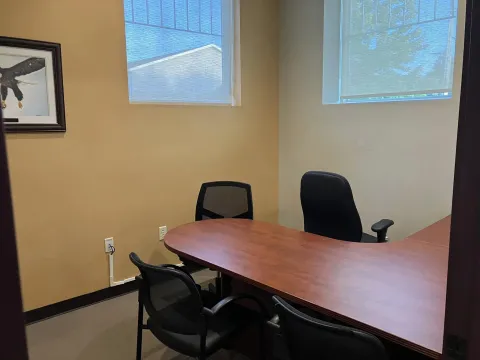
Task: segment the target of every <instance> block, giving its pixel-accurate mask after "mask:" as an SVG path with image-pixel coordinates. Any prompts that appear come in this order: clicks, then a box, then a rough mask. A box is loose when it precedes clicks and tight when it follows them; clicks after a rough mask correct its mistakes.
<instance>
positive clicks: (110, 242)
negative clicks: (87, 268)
mask: <svg viewBox="0 0 480 360" xmlns="http://www.w3.org/2000/svg"><path fill="white" fill-rule="evenodd" d="M110 245H111V246H115V245H114V244H113V238H107V239H105V252H106V253H110V251H111V250H110Z"/></svg>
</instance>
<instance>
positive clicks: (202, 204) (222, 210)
mask: <svg viewBox="0 0 480 360" xmlns="http://www.w3.org/2000/svg"><path fill="white" fill-rule="evenodd" d="M223 218H236V219H250V220H253V201H252V188H251V187H250V185H249V184H245V183H241V182H235V181H215V182H209V183H205V184H202V187H201V188H200V193H199V194H198V200H197V207H196V212H195V221H201V220H207V219H223Z"/></svg>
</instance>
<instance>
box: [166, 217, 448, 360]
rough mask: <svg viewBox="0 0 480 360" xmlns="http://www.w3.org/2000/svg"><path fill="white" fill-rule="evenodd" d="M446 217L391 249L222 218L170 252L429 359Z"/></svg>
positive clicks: (441, 296) (200, 225)
mask: <svg viewBox="0 0 480 360" xmlns="http://www.w3.org/2000/svg"><path fill="white" fill-rule="evenodd" d="M449 224H450V220H449V218H446V219H444V220H442V221H440V222H438V223H436V224H434V225H432V226H430V227H429V228H427V229H425V230H423V231H421V232H419V233H417V234H415V235H413V236H410V237H409V238H407V239H405V240H402V241H397V242H391V243H386V244H361V243H351V242H344V241H338V240H333V239H329V238H325V237H321V236H317V235H313V234H308V233H305V232H302V231H297V230H293V229H289V228H286V227H282V226H279V225H274V224H269V223H264V222H258V221H249V220H240V219H222V220H208V221H200V222H195V223H191V224H187V225H183V226H180V227H178V228H176V229H173V230H172V231H170V232H169V233H168V234H167V236H166V238H165V245H166V247H167V248H168V249H170V250H171V251H173V252H174V253H176V254H178V255H180V256H182V257H186V258H190V259H192V260H195V261H197V262H199V263H202V264H203V265H207V266H209V267H210V268H212V269H216V270H219V271H221V272H224V273H226V274H228V275H230V276H232V277H235V278H238V279H241V280H243V281H245V282H247V283H250V284H252V285H255V286H257V287H259V288H262V289H264V290H266V291H269V292H271V293H274V294H279V295H281V296H284V297H285V298H287V299H289V300H291V301H295V302H296V303H299V304H301V305H304V306H307V307H309V308H312V309H314V310H317V311H319V312H321V313H324V314H327V315H330V316H333V317H335V318H338V319H339V320H342V321H344V322H346V323H349V324H351V325H353V326H356V327H358V328H361V329H365V330H367V331H369V332H371V333H374V334H376V335H378V336H381V337H383V338H386V339H388V340H391V341H394V342H397V343H400V344H402V345H404V346H406V347H408V348H411V349H413V350H416V351H418V352H421V353H423V354H425V355H428V356H430V357H432V358H439V357H440V353H441V350H442V341H443V322H444V310H445V291H446V279H447V258H448V238H449Z"/></svg>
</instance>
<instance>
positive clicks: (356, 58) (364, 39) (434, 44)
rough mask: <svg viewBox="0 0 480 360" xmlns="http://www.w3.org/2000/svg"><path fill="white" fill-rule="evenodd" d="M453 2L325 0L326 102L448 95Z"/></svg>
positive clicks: (453, 32)
mask: <svg viewBox="0 0 480 360" xmlns="http://www.w3.org/2000/svg"><path fill="white" fill-rule="evenodd" d="M457 12H458V0H342V1H339V0H325V29H324V83H323V102H324V103H326V104H339V103H359V102H383V101H407V100H428V99H445V98H450V97H451V96H452V86H453V70H454V59H455V44H456V30H457Z"/></svg>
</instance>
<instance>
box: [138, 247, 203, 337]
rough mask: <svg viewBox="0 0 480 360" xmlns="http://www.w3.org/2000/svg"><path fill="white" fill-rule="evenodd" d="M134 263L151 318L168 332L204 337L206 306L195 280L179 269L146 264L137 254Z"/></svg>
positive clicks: (142, 295)
mask: <svg viewBox="0 0 480 360" xmlns="http://www.w3.org/2000/svg"><path fill="white" fill-rule="evenodd" d="M130 260H131V261H132V263H133V264H135V266H137V267H138V269H139V270H140V274H141V276H142V281H141V286H140V289H139V291H140V297H141V300H142V302H143V304H144V306H145V310H146V311H147V313H148V315H149V316H150V317H151V318H153V319H154V320H155V321H156V323H157V324H161V326H162V328H164V329H165V330H168V331H171V332H175V333H179V334H186V335H198V334H201V332H202V331H203V329H204V323H203V318H202V316H201V312H202V310H203V303H202V298H201V296H200V293H199V291H198V289H197V286H196V284H195V281H194V280H193V278H192V277H191V276H190V275H189V274H188V273H186V272H184V271H182V270H180V269H179V268H178V267H176V266H175V265H161V266H154V265H149V264H146V263H144V262H143V261H142V260H140V258H139V257H138V255H137V254H135V253H131V254H130Z"/></svg>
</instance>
